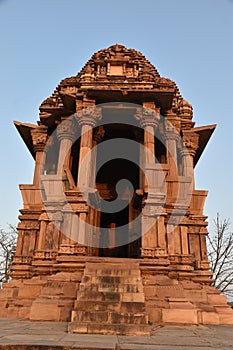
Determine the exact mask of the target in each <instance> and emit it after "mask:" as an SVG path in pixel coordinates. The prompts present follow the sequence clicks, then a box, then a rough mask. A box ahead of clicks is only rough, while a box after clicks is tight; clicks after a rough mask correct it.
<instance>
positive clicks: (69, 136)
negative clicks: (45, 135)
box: [57, 119, 75, 174]
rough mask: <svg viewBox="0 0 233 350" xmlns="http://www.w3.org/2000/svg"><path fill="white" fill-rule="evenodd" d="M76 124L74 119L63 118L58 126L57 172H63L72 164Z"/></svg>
mask: <svg viewBox="0 0 233 350" xmlns="http://www.w3.org/2000/svg"><path fill="white" fill-rule="evenodd" d="M74 134H75V125H74V122H73V120H72V119H65V120H64V119H63V120H62V122H61V123H60V124H59V125H58V126H57V137H58V140H59V141H60V148H59V157H58V166H57V174H63V172H64V169H66V168H69V166H70V154H71V147H72V144H73V140H74Z"/></svg>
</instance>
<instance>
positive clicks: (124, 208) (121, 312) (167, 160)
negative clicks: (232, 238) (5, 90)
mask: <svg viewBox="0 0 233 350" xmlns="http://www.w3.org/2000/svg"><path fill="white" fill-rule="evenodd" d="M15 126H16V128H17V130H18V132H19V134H20V135H21V137H22V139H23V141H24V142H25V144H26V146H27V148H28V149H29V151H30V153H31V155H32V157H33V158H34V160H35V170H34V178H33V183H32V184H24V185H20V190H21V193H22V198H23V209H21V210H20V216H19V220H20V222H19V224H18V241H17V248H16V253H15V256H14V259H13V265H12V272H11V277H12V279H11V281H10V282H9V283H6V284H4V286H3V289H2V290H1V291H0V317H12V318H17V317H19V318H25V319H29V320H37V321H38V320H42V321H49V320H51V321H68V322H69V332H73V333H103V334H148V322H149V323H151V322H152V323H156V324H158V323H164V324H233V312H232V310H231V309H230V307H228V305H227V303H226V298H225V297H224V296H223V295H221V294H220V292H219V291H218V290H216V289H215V288H214V287H212V286H211V283H212V279H211V276H212V273H211V271H210V267H209V261H208V256H207V247H206V236H207V234H208V231H207V221H206V219H207V216H205V215H204V214H203V207H204V203H205V199H206V196H207V191H205V190H197V189H196V188H195V181H194V171H193V169H194V167H195V166H196V164H197V162H198V160H199V158H200V157H201V155H202V152H203V151H204V149H205V147H206V145H207V143H208V141H209V139H210V137H211V135H212V133H213V131H214V129H215V125H208V126H202V127H195V123H194V121H193V109H192V106H191V104H190V103H188V102H187V101H186V100H184V99H183V97H182V96H181V94H180V92H179V89H178V87H177V86H176V84H175V83H174V82H173V81H171V80H170V79H167V78H163V77H161V76H160V75H159V73H158V71H157V70H156V68H155V67H154V66H153V65H152V64H151V63H150V62H149V61H148V60H147V59H146V58H145V57H144V56H143V55H142V54H141V53H140V52H138V51H136V50H134V49H128V48H126V47H124V46H123V45H121V44H116V45H113V46H110V47H109V48H107V49H103V50H100V51H98V52H97V53H95V54H94V55H93V56H92V57H91V59H90V60H89V61H88V62H87V63H86V64H85V66H84V67H83V69H82V70H81V71H80V72H79V73H78V74H77V75H76V76H72V77H69V78H66V79H64V80H62V81H61V82H60V84H59V85H58V86H57V87H56V89H55V91H54V92H53V94H52V96H51V97H49V98H47V99H46V100H45V101H43V102H42V104H41V106H40V114H39V120H38V122H37V124H35V125H34V124H27V123H21V122H15Z"/></svg>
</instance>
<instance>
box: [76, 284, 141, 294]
mask: <svg viewBox="0 0 233 350" xmlns="http://www.w3.org/2000/svg"><path fill="white" fill-rule="evenodd" d="M85 290H88V291H95V292H97V291H99V292H116V293H119V292H125V293H142V292H143V286H142V285H141V284H139V285H138V284H129V283H128V284H119V285H116V284H110V283H101V284H96V283H90V284H85V283H83V282H82V283H80V285H79V291H85Z"/></svg>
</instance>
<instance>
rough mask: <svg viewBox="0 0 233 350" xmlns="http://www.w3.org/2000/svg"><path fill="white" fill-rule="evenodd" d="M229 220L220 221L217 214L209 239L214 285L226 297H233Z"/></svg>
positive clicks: (232, 255)
mask: <svg viewBox="0 0 233 350" xmlns="http://www.w3.org/2000/svg"><path fill="white" fill-rule="evenodd" d="M230 225H231V223H230V221H229V219H224V220H223V221H222V220H220V218H219V214H217V217H216V220H214V231H213V233H210V234H209V235H208V236H207V237H208V248H209V249H208V250H209V260H210V266H211V269H212V271H213V278H214V282H213V285H214V286H215V287H216V288H217V289H219V290H220V291H221V292H223V293H224V294H225V295H226V296H228V297H230V298H232V297H233V232H232V231H230Z"/></svg>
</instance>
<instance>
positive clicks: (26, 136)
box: [14, 120, 37, 159]
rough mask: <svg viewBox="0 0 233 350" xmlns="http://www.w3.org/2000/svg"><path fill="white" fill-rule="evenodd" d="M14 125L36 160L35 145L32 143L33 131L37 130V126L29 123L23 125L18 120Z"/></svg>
mask: <svg viewBox="0 0 233 350" xmlns="http://www.w3.org/2000/svg"><path fill="white" fill-rule="evenodd" d="M14 124H15V127H16V129H17V130H18V132H19V134H20V136H21V137H22V139H23V140H24V143H25V145H26V146H27V148H28V149H29V152H30V153H31V155H32V156H33V158H34V159H35V152H34V149H33V143H32V137H31V130H33V129H35V128H36V127H37V125H35V124H29V123H21V122H18V121H16V120H14Z"/></svg>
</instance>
